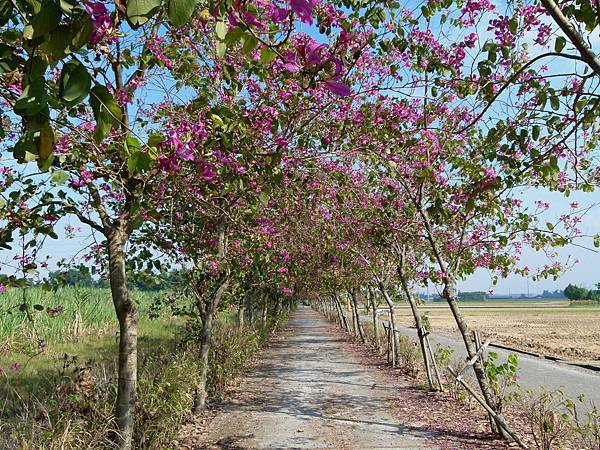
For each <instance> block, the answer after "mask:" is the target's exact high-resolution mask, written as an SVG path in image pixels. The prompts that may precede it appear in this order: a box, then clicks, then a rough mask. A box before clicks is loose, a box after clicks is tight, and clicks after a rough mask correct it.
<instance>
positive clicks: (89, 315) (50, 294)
mask: <svg viewBox="0 0 600 450" xmlns="http://www.w3.org/2000/svg"><path fill="white" fill-rule="evenodd" d="M132 295H133V297H134V299H135V301H136V302H137V303H138V305H139V308H140V323H139V347H140V353H142V354H143V353H144V352H145V351H146V349H147V350H150V349H153V348H156V347H157V346H159V345H160V344H161V343H165V342H169V341H173V340H174V339H175V331H176V328H177V327H176V322H175V320H174V319H172V318H166V317H159V318H158V319H156V320H151V319H150V318H149V317H148V311H149V308H150V307H151V305H152V304H153V302H154V301H155V299H156V298H157V295H161V294H157V293H145V292H139V291H134V292H133V293H132ZM162 295H164V294H162ZM0 298H1V300H2V303H0V308H1V309H0V372H2V374H0V400H2V401H4V407H2V406H0V417H1V416H2V415H6V413H7V412H9V413H10V412H11V411H12V410H13V407H12V406H10V404H11V403H14V402H16V401H17V400H18V399H15V398H12V397H14V396H15V395H18V396H20V397H23V396H25V397H27V396H39V395H42V394H43V393H44V392H47V391H48V390H49V389H50V388H51V387H52V386H53V385H55V384H56V379H57V377H60V376H61V374H62V373H64V371H65V369H66V368H67V367H74V366H81V365H91V364H92V363H97V362H103V363H110V364H112V363H113V362H114V361H116V355H117V352H118V333H117V332H118V325H117V320H116V317H115V312H114V309H113V305H112V301H111V297H110V290H109V289H99V288H76V287H65V288H60V289H58V290H56V291H44V290H42V289H41V288H30V289H28V290H27V291H26V292H25V299H26V301H27V302H28V304H29V306H30V312H29V315H28V314H27V313H26V312H24V311H21V310H19V305H21V304H22V303H23V292H22V291H21V290H16V289H15V290H12V291H9V292H8V293H6V294H3V295H2V297H0ZM34 305H40V306H39V307H36V308H34ZM57 306H61V307H62V311H61V312H60V313H58V314H53V313H52V312H51V311H50V312H49V308H50V309H52V308H56V307H57ZM7 390H10V391H11V392H12V394H9V393H8V392H7ZM8 398H12V400H13V401H8V400H7V399H8ZM13 406H14V405H13ZM3 413H4V414H3Z"/></svg>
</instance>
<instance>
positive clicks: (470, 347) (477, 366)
mask: <svg viewBox="0 0 600 450" xmlns="http://www.w3.org/2000/svg"><path fill="white" fill-rule="evenodd" d="M454 291H455V286H454V282H453V280H452V279H451V278H450V277H447V278H446V281H445V282H444V290H443V291H442V297H444V299H445V300H446V302H447V303H448V306H450V311H452V315H453V316H454V320H455V321H456V325H457V326H458V330H459V331H460V334H461V336H462V338H463V342H464V343H465V348H466V350H467V355H468V357H469V358H473V357H474V356H475V354H476V353H477V350H476V349H475V345H474V344H473V341H472V340H471V334H470V333H469V328H468V326H467V323H466V322H465V320H464V318H463V315H462V313H461V312H460V309H459V307H458V303H457V301H456V296H455V295H454ZM473 371H474V372H475V378H477V383H478V384H479V388H480V389H481V394H482V395H483V398H484V399H485V402H486V403H487V404H488V406H489V407H490V408H492V409H493V410H494V411H495V409H494V401H493V394H492V392H491V390H490V386H489V383H488V380H487V376H486V374H485V372H484V370H483V366H482V364H481V362H480V360H479V359H477V360H476V361H475V363H474V364H473ZM496 426H497V430H493V431H500V433H501V435H502V437H504V438H508V435H507V434H506V431H505V430H504V428H503V427H502V424H500V423H497V424H496Z"/></svg>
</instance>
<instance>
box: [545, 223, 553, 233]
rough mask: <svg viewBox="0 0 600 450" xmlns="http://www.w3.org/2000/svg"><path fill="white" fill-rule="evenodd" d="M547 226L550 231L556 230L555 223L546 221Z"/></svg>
mask: <svg viewBox="0 0 600 450" xmlns="http://www.w3.org/2000/svg"><path fill="white" fill-rule="evenodd" d="M546 228H548V230H550V231H554V225H552V224H551V223H550V222H546Z"/></svg>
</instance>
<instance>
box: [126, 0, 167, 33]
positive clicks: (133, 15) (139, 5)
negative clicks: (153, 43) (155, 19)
mask: <svg viewBox="0 0 600 450" xmlns="http://www.w3.org/2000/svg"><path fill="white" fill-rule="evenodd" d="M160 3H161V1H160V0H129V1H128V2H127V19H128V21H129V23H130V24H131V26H132V27H134V28H137V27H140V26H142V25H144V24H145V23H146V22H148V20H149V19H150V18H151V17H152V16H153V15H154V13H156V11H157V10H158V8H160Z"/></svg>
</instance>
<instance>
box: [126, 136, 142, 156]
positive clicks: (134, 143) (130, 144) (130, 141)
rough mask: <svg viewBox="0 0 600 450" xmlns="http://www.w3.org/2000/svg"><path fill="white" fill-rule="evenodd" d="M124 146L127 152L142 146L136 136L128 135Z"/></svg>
mask: <svg viewBox="0 0 600 450" xmlns="http://www.w3.org/2000/svg"><path fill="white" fill-rule="evenodd" d="M125 148H126V149H127V151H128V152H129V153H133V152H136V151H139V150H140V149H141V148H142V144H141V143H140V141H138V140H137V138H134V137H128V138H127V140H126V141H125Z"/></svg>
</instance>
